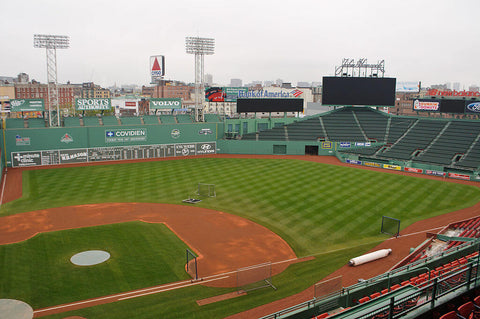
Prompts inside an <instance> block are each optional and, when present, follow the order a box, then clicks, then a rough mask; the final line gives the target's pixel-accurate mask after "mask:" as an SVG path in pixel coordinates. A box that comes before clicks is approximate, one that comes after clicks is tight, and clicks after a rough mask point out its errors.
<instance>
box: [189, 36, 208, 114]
mask: <svg viewBox="0 0 480 319" xmlns="http://www.w3.org/2000/svg"><path fill="white" fill-rule="evenodd" d="M185 49H186V52H187V53H188V54H193V55H195V119H196V120H197V121H203V112H199V110H200V109H201V108H202V105H203V100H204V99H205V98H204V95H205V93H204V92H205V81H204V67H203V61H204V56H205V55H212V54H213V53H214V51H215V39H212V38H200V37H186V38H185Z"/></svg>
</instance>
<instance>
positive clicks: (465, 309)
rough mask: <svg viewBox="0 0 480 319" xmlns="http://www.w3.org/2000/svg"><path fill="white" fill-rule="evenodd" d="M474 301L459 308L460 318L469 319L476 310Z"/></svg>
mask: <svg viewBox="0 0 480 319" xmlns="http://www.w3.org/2000/svg"><path fill="white" fill-rule="evenodd" d="M474 307H475V306H474V304H473V301H469V302H466V303H464V304H463V305H461V306H460V307H458V309H457V314H458V317H459V318H462V319H464V318H469V317H470V314H471V313H472V312H473V308H474Z"/></svg>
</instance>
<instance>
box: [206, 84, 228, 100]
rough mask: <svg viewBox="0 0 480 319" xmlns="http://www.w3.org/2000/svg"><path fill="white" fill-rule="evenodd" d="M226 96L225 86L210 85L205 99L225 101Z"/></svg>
mask: <svg viewBox="0 0 480 319" xmlns="http://www.w3.org/2000/svg"><path fill="white" fill-rule="evenodd" d="M225 97H226V94H225V93H224V88H221V87H209V88H206V89H205V101H207V102H225Z"/></svg>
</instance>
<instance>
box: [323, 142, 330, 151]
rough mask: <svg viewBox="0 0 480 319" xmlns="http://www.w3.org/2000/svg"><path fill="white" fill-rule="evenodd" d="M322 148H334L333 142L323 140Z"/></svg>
mask: <svg viewBox="0 0 480 319" xmlns="http://www.w3.org/2000/svg"><path fill="white" fill-rule="evenodd" d="M321 145H322V149H324V150H329V149H331V148H332V142H322V144H321Z"/></svg>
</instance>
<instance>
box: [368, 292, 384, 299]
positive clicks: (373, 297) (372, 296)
mask: <svg viewBox="0 0 480 319" xmlns="http://www.w3.org/2000/svg"><path fill="white" fill-rule="evenodd" d="M381 295H382V294H381V293H379V292H376V293H373V294H371V295H370V299H375V298H378V297H380V296H381Z"/></svg>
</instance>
